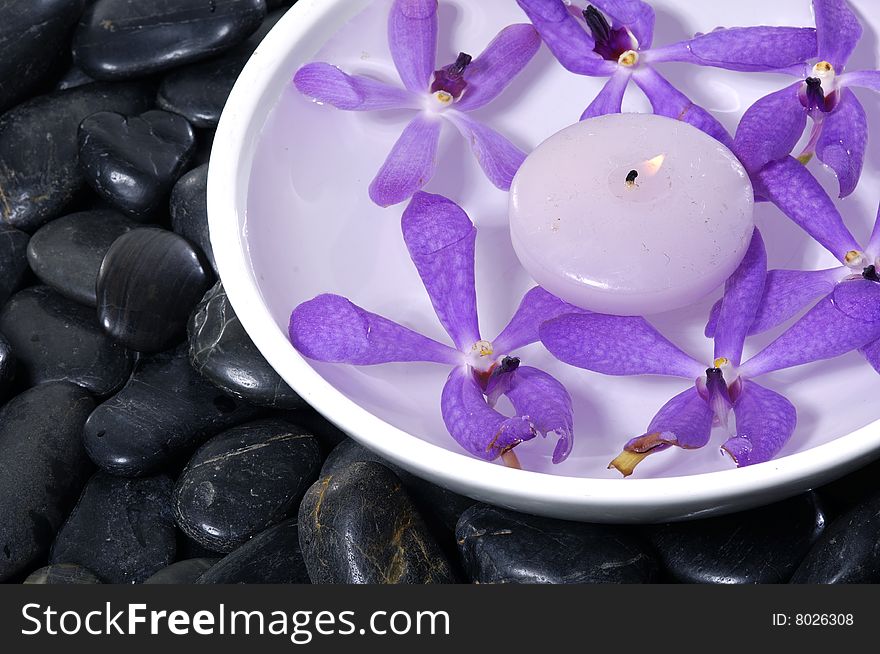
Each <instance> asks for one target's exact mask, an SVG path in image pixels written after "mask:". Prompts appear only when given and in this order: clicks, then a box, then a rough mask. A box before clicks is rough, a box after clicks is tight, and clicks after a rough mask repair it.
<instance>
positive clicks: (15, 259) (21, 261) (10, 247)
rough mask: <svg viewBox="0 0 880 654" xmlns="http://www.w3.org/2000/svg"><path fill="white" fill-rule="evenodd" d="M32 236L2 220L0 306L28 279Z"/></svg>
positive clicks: (0, 235) (0, 239)
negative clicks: (29, 242) (28, 251)
mask: <svg viewBox="0 0 880 654" xmlns="http://www.w3.org/2000/svg"><path fill="white" fill-rule="evenodd" d="M29 239H30V237H29V236H28V235H27V234H26V233H24V232H23V231H21V230H18V229H15V228H14V227H10V226H9V225H4V224H3V223H2V222H0V306H2V305H3V303H4V302H6V300H7V299H9V296H10V295H12V294H13V293H14V292H15V291H17V290H18V289H19V288H21V286H22V285H23V284H24V282H25V280H26V279H27V273H28V261H27V246H28V240H29Z"/></svg>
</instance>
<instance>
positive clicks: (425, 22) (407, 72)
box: [388, 0, 438, 93]
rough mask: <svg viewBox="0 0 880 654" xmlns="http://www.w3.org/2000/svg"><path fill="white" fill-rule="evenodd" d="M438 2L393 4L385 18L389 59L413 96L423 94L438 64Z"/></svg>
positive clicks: (397, 1)
mask: <svg viewBox="0 0 880 654" xmlns="http://www.w3.org/2000/svg"><path fill="white" fill-rule="evenodd" d="M437 22H438V21H437V0H394V4H393V5H392V7H391V13H390V14H389V16H388V45H389V46H390V47H391V58H392V59H393V60H394V65H395V66H396V67H397V72H398V73H399V74H400V79H401V80H403V85H404V86H406V88H408V89H409V90H410V91H412V92H414V93H425V92H427V90H428V86H429V85H430V83H431V76H432V75H433V74H434V67H435V66H436V64H437Z"/></svg>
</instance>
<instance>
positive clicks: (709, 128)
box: [633, 66, 733, 148]
mask: <svg viewBox="0 0 880 654" xmlns="http://www.w3.org/2000/svg"><path fill="white" fill-rule="evenodd" d="M633 79H634V80H635V82H636V84H638V85H639V88H640V89H642V91H644V93H645V95H646V96H648V100H649V101H650V102H651V106H652V107H653V108H654V113H656V114H659V115H661V116H667V117H668V118H674V119H676V120H681V121H684V122H686V123H689V124H691V125H693V126H694V127H696V128H697V129H700V130H702V131H704V132H706V133H707V134H708V135H709V136H711V137H713V138H715V139H717V140H718V141H721V142H722V143H723V144H724V145H726V146H728V147H730V148H732V147H733V139H731V138H730V134H728V133H727V130H726V129H724V127H723V126H722V125H721V123H719V122H718V121H717V120H716V119H715V118H714V117H713V116H712V114H710V113H709V112H708V111H706V110H705V109H703V108H702V107H699V106H697V105H695V104H694V103H693V102H691V101H690V99H688V97H687V96H685V95H684V94H683V93H682V92H681V91H679V90H678V89H676V88H675V87H674V86H672V84H670V83H669V81H668V80H666V78H664V77H663V76H662V75H661V74H660V73H658V72H657V71H656V70H654V69H653V68H651V67H650V66H643V67H641V68H639V70H637V71H636V72H635V73H633Z"/></svg>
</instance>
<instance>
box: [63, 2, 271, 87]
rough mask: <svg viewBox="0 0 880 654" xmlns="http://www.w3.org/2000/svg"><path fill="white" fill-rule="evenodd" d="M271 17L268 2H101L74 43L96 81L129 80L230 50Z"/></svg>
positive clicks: (78, 59) (81, 63) (87, 16)
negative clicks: (268, 16) (266, 17)
mask: <svg viewBox="0 0 880 654" xmlns="http://www.w3.org/2000/svg"><path fill="white" fill-rule="evenodd" d="M265 16H266V3H265V1H264V0H210V1H208V0H138V1H137V2H131V0H97V1H96V2H95V3H94V4H93V5H92V6H91V7H90V8H89V9H88V10H86V13H85V14H84V15H83V17H82V19H81V20H80V23H79V25H78V26H77V30H76V34H75V36H74V42H73V56H74V59H75V60H76V62H77V64H78V65H79V66H80V67H81V68H82V69H83V70H85V71H86V72H87V73H88V74H90V75H91V76H93V77H95V78H96V79H107V80H117V79H127V78H131V77H136V76H140V75H146V74H150V73H156V72H159V71H163V70H168V69H169V68H176V67H178V66H181V65H183V64H187V63H190V62H193V61H198V60H200V59H206V58H208V57H210V56H212V55H216V54H218V53H220V52H223V51H225V50H228V49H229V48H231V47H233V46H234V45H236V44H238V43H240V42H241V41H242V40H244V39H245V38H247V37H248V36H249V35H250V34H251V33H252V32H253V31H254V30H256V29H257V28H258V27H259V26H260V22H261V21H262V20H263V18H264V17H265Z"/></svg>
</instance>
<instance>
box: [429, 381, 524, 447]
mask: <svg viewBox="0 0 880 654" xmlns="http://www.w3.org/2000/svg"><path fill="white" fill-rule="evenodd" d="M440 406H441V411H442V413H443V422H444V423H445V424H446V429H447V430H449V433H450V434H451V435H452V437H453V438H454V439H455V440H456V441H457V442H458V444H459V445H461V446H462V447H463V448H464V449H466V450H467V451H468V452H470V453H471V454H473V455H474V456H476V457H479V458H481V459H485V460H487V461H492V460H493V459H496V458H497V457H499V456H500V455H502V454H504V453H505V452H506V451H508V450H510V449H512V448H513V447H516V446H517V445H519V444H520V443H522V442H524V441H528V440H531V439H533V438H534V437H535V436H537V433H536V432H535V430H534V428H533V427H532V424H531V422H530V421H529V419H528V418H525V417H522V416H515V417H513V418H507V417H505V416H503V415H501V414H500V413H498V412H497V411H495V410H494V409H492V408H490V407H489V405H488V404H486V399H485V397H483V391H482V390H481V389H480V386H479V384H478V383H477V381H476V380H475V379H474V376H473V374H472V373H471V371H470V369H469V368H467V367H466V366H458V367H456V368H454V369H453V370H452V372H451V373H450V374H449V378H448V379H447V380H446V385H445V386H444V387H443V395H442V397H441V400H440Z"/></svg>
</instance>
